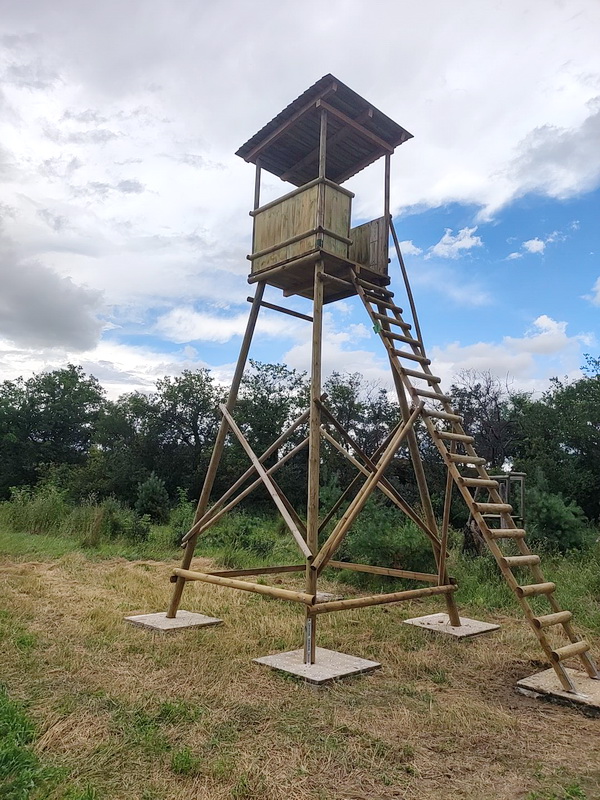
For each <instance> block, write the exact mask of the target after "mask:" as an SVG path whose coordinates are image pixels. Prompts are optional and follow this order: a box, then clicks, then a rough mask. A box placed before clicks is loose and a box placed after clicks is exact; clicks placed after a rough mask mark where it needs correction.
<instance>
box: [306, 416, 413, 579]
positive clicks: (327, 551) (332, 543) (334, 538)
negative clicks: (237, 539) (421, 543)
mask: <svg viewBox="0 0 600 800" xmlns="http://www.w3.org/2000/svg"><path fill="white" fill-rule="evenodd" d="M423 406H424V403H422V402H421V403H419V404H418V405H417V406H416V408H415V409H414V411H413V412H412V414H411V415H410V416H409V418H408V419H407V420H406V422H405V423H404V425H403V426H402V427H401V428H399V429H398V431H397V432H396V433H395V434H394V437H393V439H392V440H391V442H390V443H389V445H388V446H387V447H386V449H385V450H384V452H383V454H382V456H381V458H380V459H379V461H378V462H377V470H376V471H375V472H374V473H373V474H372V475H371V476H370V477H369V478H367V480H366V481H365V483H364V484H363V486H362V488H361V489H360V491H359V493H358V494H357V495H356V497H355V498H354V500H353V501H352V502H351V503H350V505H349V506H348V508H347V509H346V511H345V513H344V514H343V515H342V517H341V519H340V520H339V522H338V524H337V525H336V526H335V528H334V529H333V531H332V532H331V534H330V535H329V538H328V539H327V541H326V542H325V544H324V545H323V547H322V548H321V549H320V550H319V552H318V554H317V556H316V557H315V560H314V561H313V563H312V564H311V569H315V570H317V571H318V572H319V573H320V572H321V571H322V570H323V569H324V568H325V566H326V565H327V562H328V561H329V559H330V558H331V556H332V555H333V554H334V553H335V551H336V550H337V548H338V547H339V546H340V544H341V543H342V541H343V539H344V536H345V535H346V533H347V532H348V530H349V528H350V527H351V525H352V524H353V522H354V520H355V519H356V517H357V516H358V515H359V514H360V512H361V511H362V510H363V508H364V507H365V504H366V502H367V500H368V499H369V497H370V496H371V494H372V493H373V491H374V490H375V488H376V486H377V485H378V484H379V482H380V480H381V478H382V476H383V473H384V472H385V470H386V469H387V468H388V466H389V465H390V462H391V460H392V458H393V457H394V456H395V455H396V451H397V450H398V448H399V447H400V444H401V443H402V441H403V440H404V439H405V438H406V436H407V435H408V434H409V432H410V431H411V430H412V428H413V425H414V424H415V422H416V420H417V417H418V416H419V415H420V414H421V412H422V410H423Z"/></svg>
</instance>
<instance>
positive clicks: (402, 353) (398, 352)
mask: <svg viewBox="0 0 600 800" xmlns="http://www.w3.org/2000/svg"><path fill="white" fill-rule="evenodd" d="M392 353H393V354H394V355H395V356H398V358H408V359H409V361H418V362H419V363H420V364H431V361H430V360H429V359H428V358H427V357H426V356H418V355H416V353H408V352H407V351H406V350H396V348H395V347H394V348H392Z"/></svg>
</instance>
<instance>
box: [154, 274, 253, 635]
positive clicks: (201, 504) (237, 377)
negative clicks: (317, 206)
mask: <svg viewBox="0 0 600 800" xmlns="http://www.w3.org/2000/svg"><path fill="white" fill-rule="evenodd" d="M264 291H265V284H264V282H262V281H261V282H260V283H259V284H258V286H257V287H256V294H255V295H254V302H253V303H252V308H251V309H250V314H249V315H248V322H247V324H246V332H245V333H244V338H243V339H242V346H241V347H240V354H239V356H238V360H237V364H236V367H235V372H234V373H233V378H232V381H231V386H230V388H229V396H228V398H227V408H228V409H229V410H232V409H233V407H234V406H235V402H236V400H237V396H238V392H239V389H240V383H241V381H242V375H243V374H244V367H245V366H246V361H247V359H248V352H249V350H250V343H251V342H252V335H253V333H254V329H255V327H256V320H257V319H258V312H259V311H260V304H261V301H262V298H263V294H264ZM228 431H229V426H228V424H227V420H226V419H225V418H223V419H222V420H221V424H220V426H219V431H218V433H217V438H216V440H215V444H214V447H213V451H212V453H211V456H210V462H209V464H208V469H207V471H206V475H205V477H204V484H203V486H202V492H201V494H200V498H199V500H198V505H197V506H196V513H195V515H194V523H196V522H197V521H198V520H199V519H201V518H202V517H203V516H204V514H205V513H206V509H207V507H208V501H209V499H210V493H211V492H212V488H213V485H214V482H215V477H216V475H217V470H218V468H219V462H220V460H221V456H222V454H223V448H224V446H225V438H226V436H227V433H228ZM197 538H198V537H197V536H192V537H191V538H190V539H189V541H188V542H187V544H186V548H185V553H184V554H183V559H182V561H181V567H182V569H187V568H188V567H189V566H190V564H191V563H192V558H193V557H194V550H195V547H196V540H197ZM184 588H185V581H184V580H178V581H177V583H176V584H175V587H174V589H173V594H172V595H171V602H170V603H169V608H168V610H167V618H169V619H173V618H174V617H175V616H176V614H177V609H178V608H179V603H180V602H181V595H182V594H183V590H184Z"/></svg>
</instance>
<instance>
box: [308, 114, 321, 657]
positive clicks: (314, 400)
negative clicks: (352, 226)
mask: <svg viewBox="0 0 600 800" xmlns="http://www.w3.org/2000/svg"><path fill="white" fill-rule="evenodd" d="M321 132H323V118H321ZM319 163H321V162H319ZM324 273H325V265H324V263H323V262H322V261H318V262H317V263H316V265H315V274H314V289H313V291H314V294H313V314H312V316H313V329H312V358H311V371H310V418H309V428H308V495H307V500H306V542H307V544H308V547H309V550H310V552H311V554H312V556H314V555H316V553H317V551H318V549H319V489H320V484H319V476H320V466H321V407H320V405H319V401H320V398H321V348H322V342H323V280H322V276H323V275H324ZM311 563H312V558H311V559H307V562H306V593H307V594H313V595H316V593H317V573H316V572H315V571H314V570H312V569H311ZM316 627H317V626H316V617H315V616H314V614H311V613H310V611H309V609H307V611H306V619H305V628H304V663H305V664H314V663H315V649H316Z"/></svg>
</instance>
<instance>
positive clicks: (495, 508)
mask: <svg viewBox="0 0 600 800" xmlns="http://www.w3.org/2000/svg"><path fill="white" fill-rule="evenodd" d="M475 508H476V509H477V511H479V513H480V514H510V513H511V512H512V510H513V509H512V506H511V505H509V504H508V503H475Z"/></svg>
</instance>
